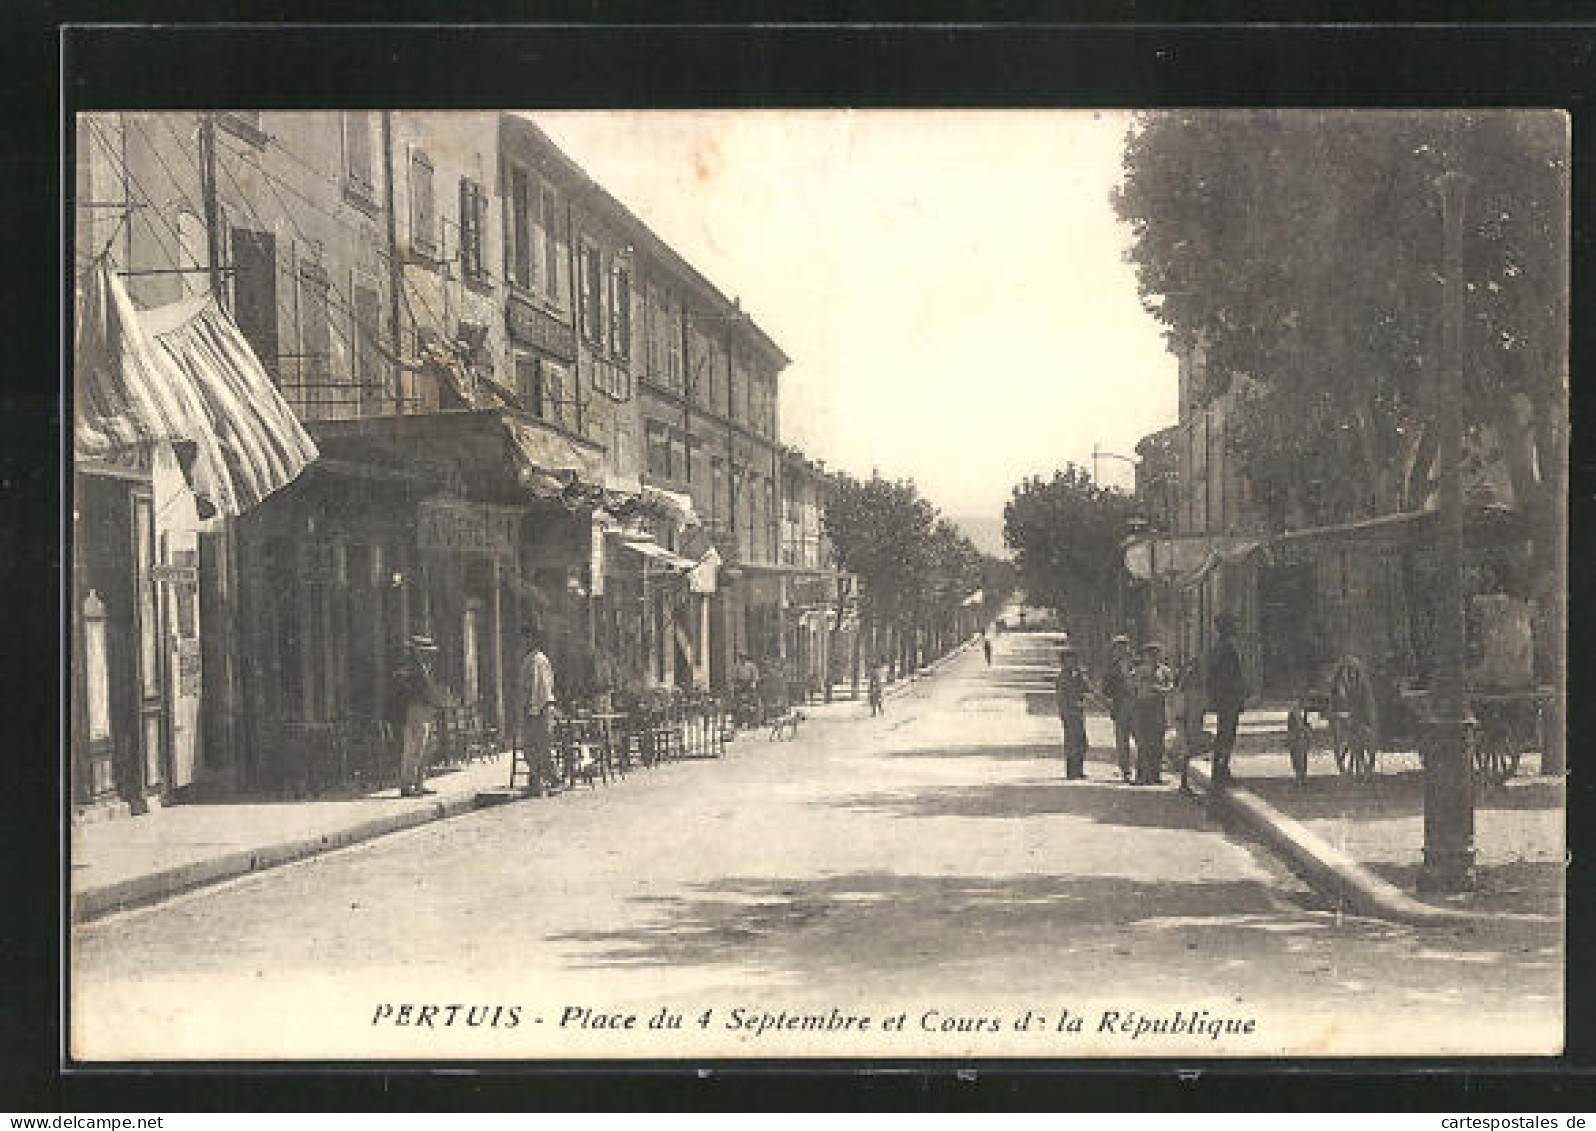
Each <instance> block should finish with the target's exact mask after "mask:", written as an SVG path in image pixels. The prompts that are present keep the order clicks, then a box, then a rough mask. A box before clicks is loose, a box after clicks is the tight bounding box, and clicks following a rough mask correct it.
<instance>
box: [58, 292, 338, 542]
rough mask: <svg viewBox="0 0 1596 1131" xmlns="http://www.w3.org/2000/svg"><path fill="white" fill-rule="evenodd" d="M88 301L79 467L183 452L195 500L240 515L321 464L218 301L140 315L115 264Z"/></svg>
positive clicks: (199, 300)
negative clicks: (129, 455) (149, 452)
mask: <svg viewBox="0 0 1596 1131" xmlns="http://www.w3.org/2000/svg"><path fill="white" fill-rule="evenodd" d="M84 291H85V293H84V295H83V305H82V308H81V310H80V315H79V320H78V334H77V343H76V351H75V355H74V363H75V376H76V390H75V391H76V410H77V416H76V420H75V422H74V425H75V426H74V430H73V443H72V446H73V453H74V455H75V456H76V457H77V458H79V459H84V460H92V459H99V458H104V457H106V456H109V455H111V454H113V453H115V452H117V451H119V450H123V449H126V448H129V447H136V446H140V445H144V444H152V443H171V444H174V445H176V446H177V449H178V452H179V461H180V463H182V464H183V465H184V466H185V470H186V471H187V472H188V475H189V481H190V483H191V485H192V486H193V488H194V491H195V493H196V494H197V495H199V496H201V497H202V498H204V499H207V500H208V501H209V502H210V503H211V505H212V506H214V507H215V508H216V510H218V511H220V512H221V513H223V514H229V515H236V514H238V513H240V512H241V511H245V510H248V509H249V508H250V507H253V506H255V505H256V504H257V503H259V502H260V501H261V500H262V499H264V498H265V497H266V496H267V495H269V494H271V493H272V492H273V491H276V490H277V489H278V488H280V487H283V486H285V485H287V484H288V483H291V482H292V481H293V480H294V479H295V477H297V476H298V475H299V473H300V472H301V471H303V470H304V468H305V466H306V465H307V464H308V463H310V462H311V461H312V460H314V459H315V458H316V455H317V451H316V445H315V443H314V442H312V440H311V438H310V436H309V435H308V434H307V433H306V432H305V429H304V428H303V427H301V425H300V423H299V420H298V419H297V418H296V417H295V416H294V413H293V410H292V409H290V408H289V407H288V405H287V403H286V402H285V401H284V400H283V398H282V397H281V396H280V395H279V394H278V392H277V389H276V387H275V386H274V385H273V384H272V381H271V378H270V377H269V376H268V375H267V373H266V371H265V369H263V368H262V367H261V364H260V360H259V359H258V358H256V356H255V353H254V351H253V350H252V349H251V348H250V346H249V343H248V342H247V341H245V339H244V336H243V334H242V333H240V332H239V329H238V327H237V325H235V324H234V322H233V320H232V319H231V318H229V317H228V315H227V313H226V312H225V311H224V310H222V308H221V307H220V306H218V305H217V304H216V302H215V300H214V299H213V298H212V297H211V296H210V295H203V296H199V297H196V298H192V299H186V300H184V301H182V302H176V303H171V304H170V305H167V306H162V307H156V308H154V309H152V310H139V309H138V308H137V307H135V306H134V305H133V300H132V299H131V298H130V297H129V296H128V293H127V289H126V288H125V287H123V285H122V281H121V279H119V278H118V277H117V276H116V274H115V273H114V272H113V271H112V270H111V267H110V264H109V262H108V261H106V260H101V261H100V262H99V263H98V264H96V265H95V267H94V269H93V270H91V271H90V272H89V274H88V279H87V280H86V284H85V288H84ZM189 445H192V449H191V450H190V449H189ZM190 454H191V455H192V458H189V456H190Z"/></svg>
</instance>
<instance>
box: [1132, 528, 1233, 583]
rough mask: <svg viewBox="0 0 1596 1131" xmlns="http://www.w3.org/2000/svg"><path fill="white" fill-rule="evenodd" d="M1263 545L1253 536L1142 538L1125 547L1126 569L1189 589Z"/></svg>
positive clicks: (1197, 535) (1135, 575)
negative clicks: (1252, 538) (1245, 537)
mask: <svg viewBox="0 0 1596 1131" xmlns="http://www.w3.org/2000/svg"><path fill="white" fill-rule="evenodd" d="M1261 545H1262V544H1261V543H1259V542H1256V541H1253V540H1250V539H1241V538H1215V537H1212V536H1210V535H1206V534H1194V535H1188V536H1186V537H1176V538H1142V539H1138V540H1136V541H1134V542H1131V543H1130V544H1129V545H1127V546H1126V547H1125V568H1126V569H1127V570H1128V571H1129V572H1130V575H1131V576H1132V577H1135V578H1137V579H1138V580H1141V581H1152V580H1154V579H1155V578H1156V579H1157V580H1158V581H1161V582H1163V583H1164V584H1166V585H1173V586H1175V587H1176V588H1178V589H1189V588H1190V587H1192V586H1194V585H1196V584H1198V583H1199V582H1201V581H1202V580H1203V579H1204V578H1205V577H1207V576H1208V575H1209V574H1210V573H1212V572H1213V571H1214V570H1216V569H1218V568H1219V567H1220V566H1222V565H1235V564H1238V563H1240V562H1243V561H1245V560H1246V559H1247V558H1248V557H1250V556H1251V555H1252V554H1254V553H1255V552H1257V550H1258V549H1259V548H1260V546H1261Z"/></svg>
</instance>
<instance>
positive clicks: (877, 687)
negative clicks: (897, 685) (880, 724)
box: [869, 661, 884, 718]
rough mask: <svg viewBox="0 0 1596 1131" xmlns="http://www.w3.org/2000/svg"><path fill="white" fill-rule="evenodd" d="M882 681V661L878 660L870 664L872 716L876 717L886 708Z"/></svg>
mask: <svg viewBox="0 0 1596 1131" xmlns="http://www.w3.org/2000/svg"><path fill="white" fill-rule="evenodd" d="M881 683H882V673H881V663H880V662H879V661H877V662H875V663H872V664H871V665H870V687H869V695H870V716H871V718H874V717H875V716H877V715H879V714H882V713H883V710H884V708H883V707H882V705H881Z"/></svg>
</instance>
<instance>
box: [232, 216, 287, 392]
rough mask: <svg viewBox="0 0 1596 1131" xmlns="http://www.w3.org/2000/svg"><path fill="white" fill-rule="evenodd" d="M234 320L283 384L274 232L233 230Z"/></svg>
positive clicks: (276, 378) (259, 356) (269, 369)
mask: <svg viewBox="0 0 1596 1131" xmlns="http://www.w3.org/2000/svg"><path fill="white" fill-rule="evenodd" d="M232 245H233V320H234V321H236V322H237V323H238V328H239V330H240V331H242V332H243V335H244V340H245V341H247V342H248V343H249V345H250V348H251V349H253V350H254V351H255V356H256V357H257V358H258V359H259V360H260V363H261V365H262V366H263V367H265V369H266V372H267V373H270V374H271V376H272V380H273V381H276V382H279V383H280V382H281V373H280V371H279V368H278V358H277V237H276V236H275V235H273V234H272V233H271V232H254V231H249V230H248V229H245V228H234V229H233V232H232Z"/></svg>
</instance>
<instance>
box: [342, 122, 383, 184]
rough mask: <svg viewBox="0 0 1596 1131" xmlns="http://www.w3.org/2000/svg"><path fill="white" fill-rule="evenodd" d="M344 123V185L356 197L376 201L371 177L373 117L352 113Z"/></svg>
mask: <svg viewBox="0 0 1596 1131" xmlns="http://www.w3.org/2000/svg"><path fill="white" fill-rule="evenodd" d="M343 121H344V185H345V187H346V188H347V189H348V190H349V191H350V192H351V193H353V194H354V195H355V196H358V197H360V198H361V199H362V200H364V201H367V202H370V201H372V200H375V199H376V191H375V190H374V189H373V187H372V175H371V115H369V114H366V113H363V112H360V111H350V112H346V113H345V114H344V116H343Z"/></svg>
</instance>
